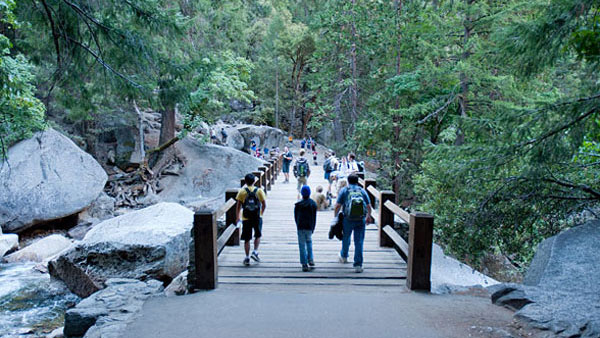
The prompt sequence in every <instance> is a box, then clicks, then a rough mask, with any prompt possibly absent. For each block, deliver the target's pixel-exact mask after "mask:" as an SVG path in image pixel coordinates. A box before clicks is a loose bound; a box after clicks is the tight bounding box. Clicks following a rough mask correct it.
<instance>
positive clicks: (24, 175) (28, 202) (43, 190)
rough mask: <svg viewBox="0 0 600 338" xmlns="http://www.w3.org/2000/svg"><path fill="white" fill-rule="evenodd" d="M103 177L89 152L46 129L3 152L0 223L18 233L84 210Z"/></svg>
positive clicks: (0, 181)
mask: <svg viewBox="0 0 600 338" xmlns="http://www.w3.org/2000/svg"><path fill="white" fill-rule="evenodd" d="M106 180H107V176H106V173H105V172H104V170H103V169H102V167H101V166H100V165H99V164H98V162H96V160H94V158H93V157H92V156H90V155H89V154H87V153H86V152H84V151H83V150H81V149H79V147H77V146H76V145H75V143H73V142H72V141H71V140H69V139H68V138H67V137H66V136H64V135H62V134H61V133H59V132H57V131H55V130H53V129H48V130H46V131H44V132H39V133H36V134H35V135H34V136H33V137H32V138H30V139H27V140H24V141H21V142H19V143H17V144H16V145H14V146H13V147H11V148H10V149H9V150H8V156H7V160H6V161H5V162H4V163H3V164H2V165H1V166H0V191H2V193H1V194H0V225H2V229H3V230H4V231H7V232H17V233H18V232H20V231H23V230H25V229H27V228H29V227H31V226H32V225H35V224H37V223H40V222H45V221H50V220H54V219H59V218H63V217H66V216H69V215H72V214H75V213H78V212H80V211H81V210H83V209H85V208H86V207H88V206H89V205H90V203H92V201H94V200H95V199H96V197H98V194H100V192H102V190H103V189H104V184H105V183H106Z"/></svg>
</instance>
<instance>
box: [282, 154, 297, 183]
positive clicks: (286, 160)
mask: <svg viewBox="0 0 600 338" xmlns="http://www.w3.org/2000/svg"><path fill="white" fill-rule="evenodd" d="M293 158H294V157H293V156H292V152H291V151H290V149H289V148H288V147H285V148H283V166H282V168H281V171H283V176H285V180H284V181H283V183H289V182H290V164H291V163H292V159H293Z"/></svg>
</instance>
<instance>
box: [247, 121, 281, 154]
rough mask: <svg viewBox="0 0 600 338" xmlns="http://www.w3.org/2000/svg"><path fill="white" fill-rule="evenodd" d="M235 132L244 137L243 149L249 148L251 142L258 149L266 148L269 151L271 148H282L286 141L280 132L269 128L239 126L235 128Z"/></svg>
mask: <svg viewBox="0 0 600 338" xmlns="http://www.w3.org/2000/svg"><path fill="white" fill-rule="evenodd" d="M237 130H238V131H239V132H240V133H241V134H242V136H243V137H244V149H249V148H250V142H251V141H252V140H254V142H256V145H257V146H259V147H260V148H264V147H268V148H269V149H271V148H273V147H281V148H283V146H285V142H286V141H287V138H286V135H285V133H284V132H283V131H282V130H280V129H276V128H273V127H269V126H254V125H241V126H238V127H237Z"/></svg>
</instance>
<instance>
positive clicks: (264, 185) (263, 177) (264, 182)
mask: <svg viewBox="0 0 600 338" xmlns="http://www.w3.org/2000/svg"><path fill="white" fill-rule="evenodd" d="M258 170H260V172H261V173H262V175H261V176H260V186H261V187H262V188H263V190H264V191H265V193H267V190H269V189H268V187H267V167H265V166H260V167H258Z"/></svg>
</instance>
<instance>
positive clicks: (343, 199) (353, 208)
mask: <svg viewBox="0 0 600 338" xmlns="http://www.w3.org/2000/svg"><path fill="white" fill-rule="evenodd" d="M340 209H342V211H343V215H344V223H343V224H344V225H343V228H344V230H343V234H344V235H343V238H342V251H341V252H340V255H339V261H340V263H347V262H348V251H349V249H350V236H351V235H352V232H354V271H355V272H357V273H361V272H363V267H362V265H363V244H364V241H365V227H366V224H367V223H366V222H367V220H369V221H372V218H371V201H370V200H369V195H367V192H366V191H365V190H364V189H363V188H361V187H360V186H359V185H358V176H357V175H356V174H351V175H350V176H348V186H347V187H345V188H343V189H342V190H341V191H340V192H339V194H338V198H337V202H336V205H335V210H334V215H335V216H337V215H338V213H339V211H340Z"/></svg>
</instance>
